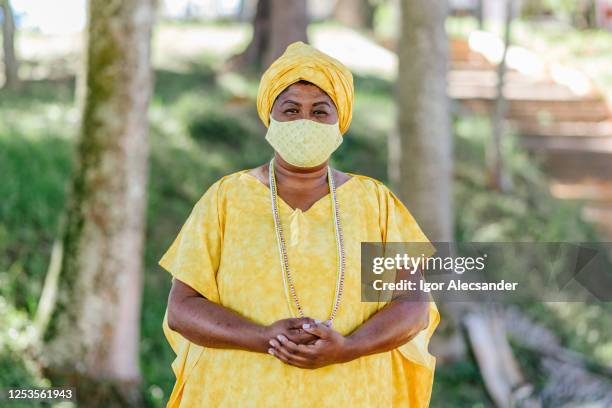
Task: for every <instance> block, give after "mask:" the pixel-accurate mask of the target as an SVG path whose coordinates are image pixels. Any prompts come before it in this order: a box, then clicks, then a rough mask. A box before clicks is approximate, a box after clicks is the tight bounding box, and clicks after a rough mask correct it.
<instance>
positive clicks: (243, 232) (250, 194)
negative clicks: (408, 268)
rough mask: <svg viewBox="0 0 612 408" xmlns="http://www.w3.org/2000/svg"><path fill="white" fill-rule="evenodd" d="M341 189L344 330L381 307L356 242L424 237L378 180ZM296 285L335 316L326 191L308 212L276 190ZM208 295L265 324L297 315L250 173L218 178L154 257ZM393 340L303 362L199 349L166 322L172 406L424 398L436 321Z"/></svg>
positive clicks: (267, 213)
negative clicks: (343, 357)
mask: <svg viewBox="0 0 612 408" xmlns="http://www.w3.org/2000/svg"><path fill="white" fill-rule="evenodd" d="M351 175H352V176H353V177H352V178H350V179H349V180H348V181H347V182H345V183H344V184H342V185H340V186H339V187H338V189H337V197H338V203H339V208H340V218H341V222H342V227H343V232H344V237H345V246H346V276H345V287H344V293H343V297H342V301H341V304H340V307H339V310H338V312H337V316H336V319H335V320H334V328H335V329H336V330H338V331H339V332H340V333H342V334H343V335H347V334H349V333H351V332H352V331H354V330H355V329H356V328H358V327H359V326H360V325H361V324H362V323H364V322H365V321H366V320H367V319H368V318H370V317H371V316H372V315H373V314H375V313H376V312H377V311H378V310H379V309H380V308H382V307H383V306H384V305H385V303H384V302H379V303H376V302H370V303H368V302H361V290H360V276H361V275H360V243H361V242H362V241H379V242H380V241H388V242H392V241H413V242H425V243H429V241H428V240H427V238H426V236H425V235H424V234H423V232H422V231H421V229H420V228H419V226H418V225H417V223H416V222H415V220H414V218H413V217H412V215H411V214H410V213H409V211H408V210H407V209H406V208H405V207H404V205H403V204H402V203H401V202H400V201H399V200H398V199H397V197H396V196H395V195H394V194H393V193H392V192H391V191H390V190H389V189H388V188H387V187H385V186H384V185H383V184H382V183H380V182H379V181H376V180H374V179H371V178H369V177H365V176H360V175H353V174H351ZM278 202H279V204H278V205H279V212H280V217H281V222H282V224H283V229H284V233H285V237H286V241H287V254H288V258H289V265H290V268H291V271H292V276H293V280H294V285H295V288H296V292H297V294H298V298H299V299H300V304H301V305H302V307H303V309H304V314H305V316H308V317H312V318H315V319H321V320H325V319H327V318H328V317H329V314H330V311H331V308H332V303H333V300H334V294H335V293H334V290H335V284H336V271H337V270H336V242H335V235H334V227H333V223H332V215H331V202H330V195H329V194H327V195H326V196H325V197H323V198H322V199H320V200H319V201H317V202H316V203H315V204H314V205H313V206H312V207H311V208H309V209H308V210H307V211H301V210H300V209H295V210H294V209H292V208H291V207H290V206H289V205H288V204H287V203H285V202H284V201H283V200H282V198H280V197H279V200H278ZM159 264H160V265H161V266H162V267H163V268H164V269H166V270H168V271H169V272H170V273H171V274H172V276H173V277H175V278H177V279H179V280H181V281H183V282H185V283H187V284H188V285H190V286H191V287H193V288H194V289H195V290H197V291H198V292H200V293H201V294H202V295H203V296H205V297H206V298H207V299H209V300H211V301H213V302H217V303H220V304H221V305H223V306H225V307H227V308H230V309H233V310H235V311H237V312H238V313H240V314H242V315H243V316H245V317H246V318H248V319H251V320H253V321H254V322H257V323H259V324H262V325H268V324H271V323H273V322H275V321H277V320H280V319H284V318H287V317H295V316H296V312H295V306H292V305H291V303H290V302H288V301H287V299H286V296H285V290H284V286H283V280H282V273H281V267H280V260H279V254H278V247H277V243H276V238H275V231H274V221H273V217H272V213H271V208H270V190H269V188H268V187H267V186H266V185H264V184H263V183H261V182H260V181H259V180H258V179H256V178H255V177H254V176H252V175H250V174H247V170H243V171H240V172H237V173H234V174H230V175H228V176H225V177H223V178H221V179H220V180H218V181H217V182H216V183H214V184H213V185H212V186H211V187H210V188H209V189H208V191H206V193H205V194H204V195H203V196H202V197H201V199H200V200H198V202H197V203H196V204H195V206H194V208H193V210H192V212H191V214H190V216H189V217H188V219H187V221H186V222H185V224H184V225H183V227H182V228H181V230H180V232H179V234H178V236H177V237H176V239H175V240H174V242H173V243H172V245H171V246H170V248H169V249H168V250H167V252H166V253H165V254H164V256H163V257H162V258H161V260H160V261H159ZM429 316H430V321H429V327H428V328H427V329H426V330H424V331H422V332H420V333H419V335H417V337H415V338H414V339H413V340H412V341H410V342H408V343H407V344H405V345H403V346H401V347H399V348H398V349H395V350H392V351H389V352H385V353H379V354H374V355H370V356H366V357H361V358H358V359H356V360H353V361H351V362H348V363H343V364H335V365H330V366H326V367H322V368H318V369H314V370H305V369H300V368H297V367H293V366H290V365H287V364H284V363H283V362H281V361H280V360H278V359H277V358H275V357H273V356H271V355H269V354H262V353H255V352H248V351H241V350H230V349H216V348H206V347H201V346H198V345H196V344H194V343H191V342H189V341H188V340H186V339H184V338H183V337H182V336H181V335H180V334H179V333H177V332H174V331H172V330H170V329H169V327H168V325H167V319H166V318H165V319H164V325H163V327H164V332H165V334H166V337H167V339H168V341H169V343H170V345H171V346H172V348H173V350H174V351H175V352H176V355H177V357H176V360H175V361H174V362H173V364H172V368H173V370H174V373H175V375H176V383H175V386H174V389H173V391H172V394H171V396H170V398H169V401H168V407H179V406H180V407H207V408H208V407H300V408H302V407H317V408H322V407H353V408H358V407H367V408H373V407H385V408H386V407H392V406H393V407H426V406H427V405H428V404H429V398H430V395H431V388H432V382H433V373H434V366H435V358H434V357H433V356H432V355H431V354H429V352H428V350H427V346H428V343H429V339H430V337H431V335H432V333H433V331H434V330H435V328H436V326H437V324H438V322H439V314H438V310H437V308H436V306H435V304H434V302H433V301H432V302H430V314H429Z"/></svg>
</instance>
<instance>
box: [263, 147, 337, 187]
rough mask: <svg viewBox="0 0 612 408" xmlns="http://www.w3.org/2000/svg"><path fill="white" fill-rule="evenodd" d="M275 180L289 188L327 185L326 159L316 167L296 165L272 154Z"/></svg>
mask: <svg viewBox="0 0 612 408" xmlns="http://www.w3.org/2000/svg"><path fill="white" fill-rule="evenodd" d="M274 175H275V176H276V182H277V183H278V184H279V185H282V186H283V187H284V188H286V189H290V190H298V191H299V190H302V191H303V190H311V189H316V188H321V187H322V186H323V185H327V160H326V161H325V162H324V163H322V164H320V165H318V166H316V167H309V168H304V167H296V166H293V165H291V164H289V163H287V162H286V161H284V160H283V159H282V158H281V157H279V156H278V155H275V156H274Z"/></svg>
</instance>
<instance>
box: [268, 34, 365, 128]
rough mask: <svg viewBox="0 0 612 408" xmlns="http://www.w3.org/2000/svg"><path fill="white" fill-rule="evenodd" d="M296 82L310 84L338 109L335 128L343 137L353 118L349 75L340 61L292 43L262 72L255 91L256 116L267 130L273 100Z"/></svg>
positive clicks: (309, 47)
mask: <svg viewBox="0 0 612 408" xmlns="http://www.w3.org/2000/svg"><path fill="white" fill-rule="evenodd" d="M300 80H305V81H308V82H312V83H313V84H315V85H316V86H318V87H319V88H321V89H322V90H323V91H325V92H326V93H327V95H329V97H330V98H331V99H332V101H334V104H335V105H336V108H337V109H338V126H339V128H340V133H342V134H344V133H345V132H346V131H347V130H348V128H349V125H350V123H351V118H352V117H353V101H354V89H353V75H352V74H351V71H349V70H348V68H346V67H345V66H344V65H343V64H342V63H341V62H340V61H338V60H337V59H335V58H332V57H330V56H329V55H327V54H324V53H323V52H321V51H319V50H317V49H316V48H314V47H312V46H310V45H308V44H304V43H303V42H302V41H296V42H294V43H292V44H289V46H288V47H287V49H286V50H285V52H284V53H283V55H281V56H280V57H279V58H278V59H277V60H276V61H274V62H273V63H272V65H270V67H269V68H268V69H267V70H266V72H264V74H263V76H262V77H261V81H260V83H259V91H258V92H257V113H258V114H259V117H260V118H261V121H262V122H263V123H264V125H266V127H268V125H269V124H270V118H269V116H270V111H271V110H272V105H273V104H274V101H275V100H276V97H277V96H278V95H279V94H280V93H281V92H283V91H284V90H285V88H287V87H288V86H289V85H291V84H293V83H296V82H298V81H300Z"/></svg>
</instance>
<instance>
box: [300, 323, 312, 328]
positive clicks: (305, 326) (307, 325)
mask: <svg viewBox="0 0 612 408" xmlns="http://www.w3.org/2000/svg"><path fill="white" fill-rule="evenodd" d="M302 328H304V329H310V324H308V323H304V324H303V325H302Z"/></svg>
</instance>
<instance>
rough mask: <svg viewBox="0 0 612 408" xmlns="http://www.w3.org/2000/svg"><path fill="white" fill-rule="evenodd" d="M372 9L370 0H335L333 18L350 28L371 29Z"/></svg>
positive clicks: (373, 8)
mask: <svg viewBox="0 0 612 408" xmlns="http://www.w3.org/2000/svg"><path fill="white" fill-rule="evenodd" d="M374 10H375V7H374V5H373V4H372V3H371V2H370V0H337V1H336V5H335V6H334V19H335V20H336V21H338V22H340V23H342V24H345V25H347V26H349V27H352V28H360V29H372V28H373V25H374Z"/></svg>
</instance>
